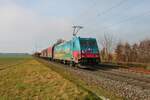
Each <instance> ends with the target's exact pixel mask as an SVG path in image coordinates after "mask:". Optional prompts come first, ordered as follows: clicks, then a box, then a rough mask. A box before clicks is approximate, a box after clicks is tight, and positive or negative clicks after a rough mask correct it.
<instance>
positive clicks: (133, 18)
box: [105, 10, 150, 28]
mask: <svg viewBox="0 0 150 100" xmlns="http://www.w3.org/2000/svg"><path fill="white" fill-rule="evenodd" d="M147 14H150V10H149V11H147V12H144V13H141V14H139V15H136V16H133V17H128V18H126V19H124V20H121V21H119V22H118V23H116V24H111V25H110V26H108V27H105V28H111V27H114V26H116V25H119V24H122V23H125V22H129V21H131V20H136V19H137V18H139V17H141V16H145V15H147Z"/></svg>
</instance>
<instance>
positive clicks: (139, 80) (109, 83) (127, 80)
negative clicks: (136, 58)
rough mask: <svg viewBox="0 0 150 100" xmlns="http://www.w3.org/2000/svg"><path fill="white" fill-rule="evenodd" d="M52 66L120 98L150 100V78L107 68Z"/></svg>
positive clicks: (54, 63) (56, 64) (57, 64)
mask: <svg viewBox="0 0 150 100" xmlns="http://www.w3.org/2000/svg"><path fill="white" fill-rule="evenodd" d="M49 63H50V64H51V65H54V66H56V67H60V68H62V69H64V70H67V71H69V72H71V73H73V74H74V75H76V76H77V77H79V78H80V79H81V80H83V81H85V82H86V83H88V84H93V85H94V86H95V85H96V86H98V87H99V86H100V87H103V88H106V89H107V90H108V91H113V92H114V93H115V94H117V95H118V96H123V97H125V98H127V99H130V100H134V99H136V98H138V100H150V78H149V77H147V76H145V75H141V74H136V73H135V74H133V73H131V72H126V71H124V70H120V69H119V68H114V67H112V68H111V67H110V68H104V67H105V66H102V65H101V66H90V68H88V67H89V66H85V67H87V69H86V68H74V67H69V65H64V64H60V63H56V62H49Z"/></svg>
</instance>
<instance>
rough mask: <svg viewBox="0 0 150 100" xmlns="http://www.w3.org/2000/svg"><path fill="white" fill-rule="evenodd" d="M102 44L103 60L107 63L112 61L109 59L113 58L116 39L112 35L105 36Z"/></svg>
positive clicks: (101, 41)
mask: <svg viewBox="0 0 150 100" xmlns="http://www.w3.org/2000/svg"><path fill="white" fill-rule="evenodd" d="M100 43H101V45H102V48H103V49H102V52H103V55H102V57H104V58H102V59H104V60H106V61H110V60H111V59H110V58H109V57H111V58H112V55H111V53H112V52H113V50H114V47H115V39H114V37H113V36H112V35H110V34H104V37H103V38H102V39H100Z"/></svg>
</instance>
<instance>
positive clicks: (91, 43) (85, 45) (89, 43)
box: [80, 39, 98, 51]
mask: <svg viewBox="0 0 150 100" xmlns="http://www.w3.org/2000/svg"><path fill="white" fill-rule="evenodd" d="M80 46H81V49H82V50H86V49H92V50H96V51H97V50H98V46H97V42H96V40H95V39H81V40H80Z"/></svg>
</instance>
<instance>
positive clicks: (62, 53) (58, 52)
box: [54, 41, 72, 61]
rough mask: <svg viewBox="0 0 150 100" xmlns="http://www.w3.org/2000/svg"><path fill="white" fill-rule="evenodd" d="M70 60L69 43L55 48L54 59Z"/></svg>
mask: <svg viewBox="0 0 150 100" xmlns="http://www.w3.org/2000/svg"><path fill="white" fill-rule="evenodd" d="M71 58H72V52H71V41H68V42H64V43H63V44H60V45H57V46H55V48H54V59H58V60H67V61H71V60H72V59H71Z"/></svg>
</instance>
